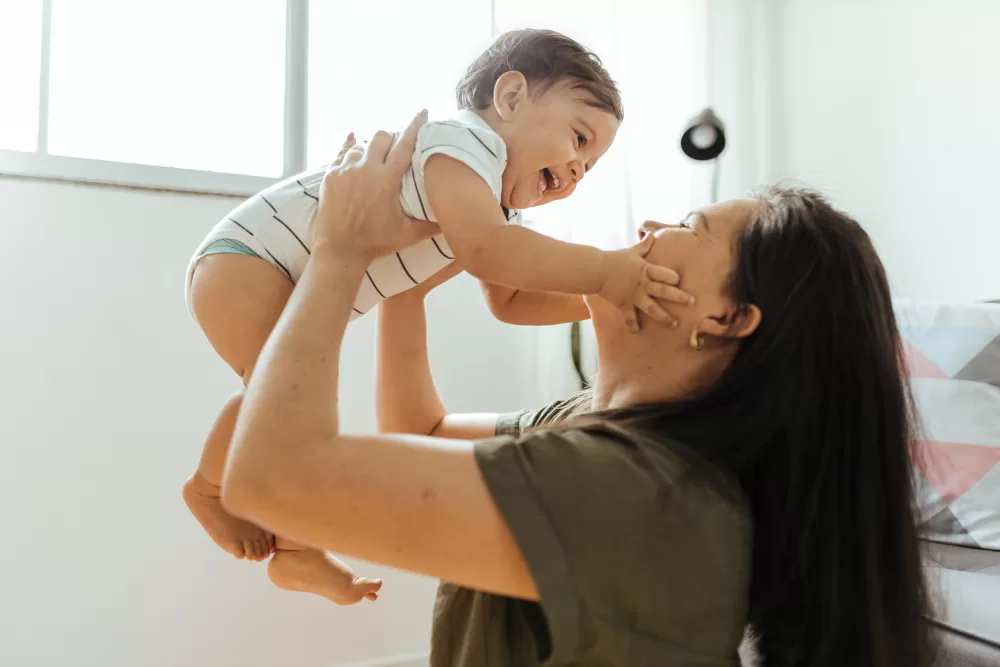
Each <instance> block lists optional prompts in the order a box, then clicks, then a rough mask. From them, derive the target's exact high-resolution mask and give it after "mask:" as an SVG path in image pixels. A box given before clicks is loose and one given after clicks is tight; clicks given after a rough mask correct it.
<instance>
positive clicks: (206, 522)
mask: <svg viewBox="0 0 1000 667" xmlns="http://www.w3.org/2000/svg"><path fill="white" fill-rule="evenodd" d="M242 401H243V392H242V391H240V392H239V393H237V394H234V395H233V396H231V397H230V398H229V400H228V401H226V403H225V405H223V406H222V411H221V412H219V416H218V417H216V419H215V423H214V424H212V430H211V431H209V433H208V439H207V440H206V441H205V446H204V448H203V449H202V452H201V461H200V462H199V464H198V470H196V471H195V473H194V474H193V475H191V477H189V478H188V480H187V481H186V482H185V483H184V502H185V503H187V506H188V509H190V510H191V513H192V514H194V516H195V518H196V519H198V523H200V524H201V525H202V527H203V528H204V529H205V532H207V533H208V536H209V537H211V538H212V540H213V541H214V542H215V543H216V544H217V545H219V547H220V548H221V549H222V550H223V551H225V552H227V553H229V554H231V555H233V556H235V557H237V558H246V559H248V560H253V561H261V560H264V559H265V558H267V557H268V556H270V555H271V554H272V553H274V535H272V534H270V533H268V532H267V531H266V530H264V529H263V528H260V527H258V526H255V525H253V524H252V523H250V522H249V521H244V520H243V519H238V518H236V517H234V516H233V515H231V514H229V513H228V512H226V511H225V510H224V509H223V508H222V503H221V502H220V500H219V494H220V488H219V486H220V484H221V483H222V469H223V467H224V466H225V464H226V453H227V451H228V450H229V441H230V440H231V439H232V437H233V427H234V426H235V425H236V415H237V414H238V413H239V409H240V404H241V403H242Z"/></svg>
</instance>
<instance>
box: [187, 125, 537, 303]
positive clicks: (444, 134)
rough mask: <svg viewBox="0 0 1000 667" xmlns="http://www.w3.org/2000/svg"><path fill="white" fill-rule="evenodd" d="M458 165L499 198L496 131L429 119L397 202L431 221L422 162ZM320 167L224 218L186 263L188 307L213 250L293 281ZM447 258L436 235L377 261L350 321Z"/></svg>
mask: <svg viewBox="0 0 1000 667" xmlns="http://www.w3.org/2000/svg"><path fill="white" fill-rule="evenodd" d="M439 153H440V154H443V155H447V156H449V157H451V158H454V159H456V160H458V161H459V162H462V163H463V164H465V165H467V166H468V167H469V168H470V169H472V170H473V171H475V172H476V173H477V174H479V176H480V177H482V179H483V180H484V181H486V182H487V183H488V184H489V185H490V188H491V189H492V190H493V194H494V195H495V196H496V198H497V202H499V201H500V191H501V183H502V177H503V171H504V168H505V167H506V166H507V147H506V145H505V144H504V142H503V139H501V138H500V135H498V134H497V133H496V132H494V131H493V130H492V128H490V126H489V125H488V124H487V123H486V122H485V121H484V120H483V119H481V118H480V117H479V116H477V115H476V114H475V113H474V112H472V111H468V110H465V111H460V112H459V113H458V114H457V115H456V116H455V117H454V118H453V119H451V120H447V121H441V122H430V123H427V124H426V125H424V126H423V127H422V128H420V133H419V134H418V135H417V146H416V151H415V152H414V153H413V162H412V164H411V166H410V169H409V170H408V171H407V172H406V176H404V178H403V183H402V191H401V193H400V202H401V204H402V206H403V211H404V212H405V213H406V214H407V215H409V216H410V217H413V218H419V219H421V220H429V221H431V222H436V219H435V217H434V213H433V212H432V211H431V210H430V205H429V204H428V202H427V194H426V192H425V190H424V165H425V164H426V163H427V159H428V158H429V157H430V156H432V155H436V154H439ZM325 174H326V167H325V166H324V167H322V168H319V169H314V170H311V171H306V172H303V173H302V174H299V175H297V176H293V177H291V178H288V179H286V180H284V181H281V182H280V183H276V184H275V185H272V186H271V187H269V188H267V189H265V190H263V191H262V192H260V193H258V194H256V195H254V196H253V197H251V198H250V199H248V200H246V201H245V202H243V203H242V204H240V205H239V206H237V207H236V208H235V209H233V210H232V211H231V212H230V213H229V215H227V216H226V217H225V218H223V219H222V220H221V221H220V222H219V223H218V224H217V225H216V226H215V227H214V228H213V229H212V231H211V232H209V234H208V236H207V237H205V240H204V241H202V242H201V244H200V245H199V246H198V248H197V250H195V253H194V256H193V257H192V258H191V262H190V263H189V264H188V270H187V281H186V291H185V294H186V298H187V303H188V309H189V310H191V312H192V316H194V312H193V310H192V309H191V298H190V295H191V279H192V277H193V275H194V269H195V266H196V265H197V263H198V260H199V259H201V258H202V257H204V256H205V255H211V254H216V253H240V254H246V255H251V256H256V257H260V258H261V259H263V260H266V261H267V262H269V263H270V264H271V265H272V266H274V267H275V268H276V269H278V270H279V271H281V272H282V273H284V274H285V275H286V276H288V278H289V279H290V280H291V281H292V283H293V284H294V283H297V282H298V280H299V277H300V276H301V275H302V272H303V271H304V270H305V267H306V262H307V261H308V259H309V253H310V243H311V239H312V222H313V218H314V217H315V215H316V207H317V204H318V202H319V188H320V185H321V183H322V181H323V177H324V175H325ZM504 213H505V215H506V218H507V224H513V225H519V224H521V212H520V211H513V210H507V209H504ZM453 260H454V253H452V251H451V248H450V247H449V246H448V242H447V241H446V240H445V238H444V236H442V235H441V234H438V235H437V236H435V237H433V238H430V239H426V240H424V241H420V242H419V243H417V244H415V245H412V246H409V247H407V248H403V249H402V250H400V251H399V252H397V253H395V254H392V255H387V256H385V257H379V258H378V259H376V260H375V261H374V262H372V263H371V265H370V266H369V267H368V270H367V271H366V272H365V279H364V281H363V282H362V283H361V287H360V288H359V290H358V294H357V297H356V298H355V300H354V312H353V313H352V316H351V319H354V318H357V317H360V316H361V315H363V314H365V313H367V312H368V311H369V310H371V309H372V308H373V307H375V306H376V305H377V304H378V302H379V301H381V300H382V299H385V298H388V297H390V296H392V295H394V294H399V293H400V292H403V291H405V290H407V289H409V288H411V287H413V286H414V285H417V284H419V283H421V282H422V281H424V280H427V279H428V278H430V277H431V276H433V275H434V274H435V273H437V272H438V271H440V270H441V269H443V268H444V267H445V266H447V265H448V264H450V263H451V262H452V261H453Z"/></svg>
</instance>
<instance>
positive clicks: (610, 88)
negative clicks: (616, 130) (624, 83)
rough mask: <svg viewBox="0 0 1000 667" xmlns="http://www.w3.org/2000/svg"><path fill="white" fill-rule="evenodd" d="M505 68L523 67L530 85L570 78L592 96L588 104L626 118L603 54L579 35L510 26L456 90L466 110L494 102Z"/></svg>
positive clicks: (540, 86) (516, 69) (518, 69)
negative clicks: (602, 61) (577, 39)
mask: <svg viewBox="0 0 1000 667" xmlns="http://www.w3.org/2000/svg"><path fill="white" fill-rule="evenodd" d="M507 72H520V73H521V74H523V75H524V78H525V79H527V80H528V84H529V85H531V86H533V87H536V90H537V89H540V90H545V89H546V88H548V87H549V86H551V85H553V84H555V83H558V82H560V81H566V80H569V81H571V82H572V84H573V86H574V87H576V88H581V89H583V90H585V91H587V92H588V93H590V95H591V96H592V98H593V99H592V100H590V101H589V104H591V105H593V106H594V107H597V108H598V109H601V110H603V111H607V112H608V113H612V114H614V116H615V118H617V119H618V120H619V121H621V120H622V119H623V118H624V117H625V112H624V109H623V108H622V98H621V93H620V92H619V91H618V85H617V84H616V83H615V82H614V80H613V79H612V78H611V75H610V74H608V71H607V70H606V69H604V65H603V64H602V63H601V59H600V58H598V57H597V55H596V54H595V53H594V52H593V51H591V50H590V49H588V48H587V47H585V46H583V45H582V44H580V43H579V42H577V41H576V40H573V39H570V38H569V37H567V36H565V35H563V34H561V33H558V32H556V31H554V30H535V29H524V30H512V31H510V32H505V33H504V34H502V35H500V36H499V37H497V39H496V41H494V42H493V44H492V45H491V46H490V48H488V49H486V51H484V52H483V53H482V54H481V55H480V56H479V57H478V58H476V59H475V61H473V63H472V64H471V65H469V68H468V69H467V70H466V72H465V76H463V77H462V80H461V81H459V82H458V86H457V88H456V89H455V93H456V96H457V98H458V106H459V108H462V109H485V108H486V107H488V106H489V105H490V104H491V103H492V102H493V88H494V86H496V83H497V79H499V78H500V77H501V76H502V75H504V74H506V73H507Z"/></svg>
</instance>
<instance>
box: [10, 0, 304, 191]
mask: <svg viewBox="0 0 1000 667" xmlns="http://www.w3.org/2000/svg"><path fill="white" fill-rule="evenodd" d="M306 2H307V0H288V2H286V0H253V1H252V2H248V1H247V0H172V1H171V2H169V3H167V2H134V1H133V0H87V1H86V2H80V1H79V0H0V89H2V90H3V91H4V93H5V94H4V104H3V105H2V106H0V173H8V174H16V175H27V176H40V177H50V178H57V179H69V180H82V181H95V182H110V183H119V184H124V185H136V186H145V187H155V188H167V189H179V190H200V191H209V192H220V193H230V194H250V193H252V192H254V191H256V190H258V189H260V188H261V187H263V186H265V185H266V184H267V183H269V182H271V181H273V180H274V179H276V178H278V177H280V176H282V174H283V173H284V172H285V170H286V168H285V158H286V157H287V156H286V148H285V138H286V134H287V132H286V121H294V120H295V119H294V118H293V117H289V114H286V95H285V89H286V85H285V83H286V75H285V69H286V64H287V62H288V61H287V60H286V35H287V34H290V30H289V28H290V26H289V25H288V23H287V22H286V16H292V17H299V18H301V19H302V20H303V21H304V20H305V15H304V14H303V13H301V11H296V10H300V9H301V7H302V6H303V5H304V4H305V3H306ZM301 27H304V23H303V25H302V26H300V28H301ZM292 60H293V61H294V58H292ZM299 60H300V61H301V60H302V59H301V58H300V59H299ZM300 66H301V64H300ZM298 92H301V91H298ZM300 106H301V105H300ZM293 111H294V109H293ZM299 124H300V125H302V124H303V123H302V122H300V123H299ZM300 153H301V151H300Z"/></svg>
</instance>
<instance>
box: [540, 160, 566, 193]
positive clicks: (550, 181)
mask: <svg viewBox="0 0 1000 667" xmlns="http://www.w3.org/2000/svg"><path fill="white" fill-rule="evenodd" d="M561 187H562V182H561V181H560V180H559V177H558V176H556V175H555V174H553V173H552V172H551V171H549V170H548V169H547V168H546V169H542V170H541V171H540V172H538V198H539V199H541V198H542V197H543V196H545V193H546V192H548V191H549V190H558V189H559V188H561Z"/></svg>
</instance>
